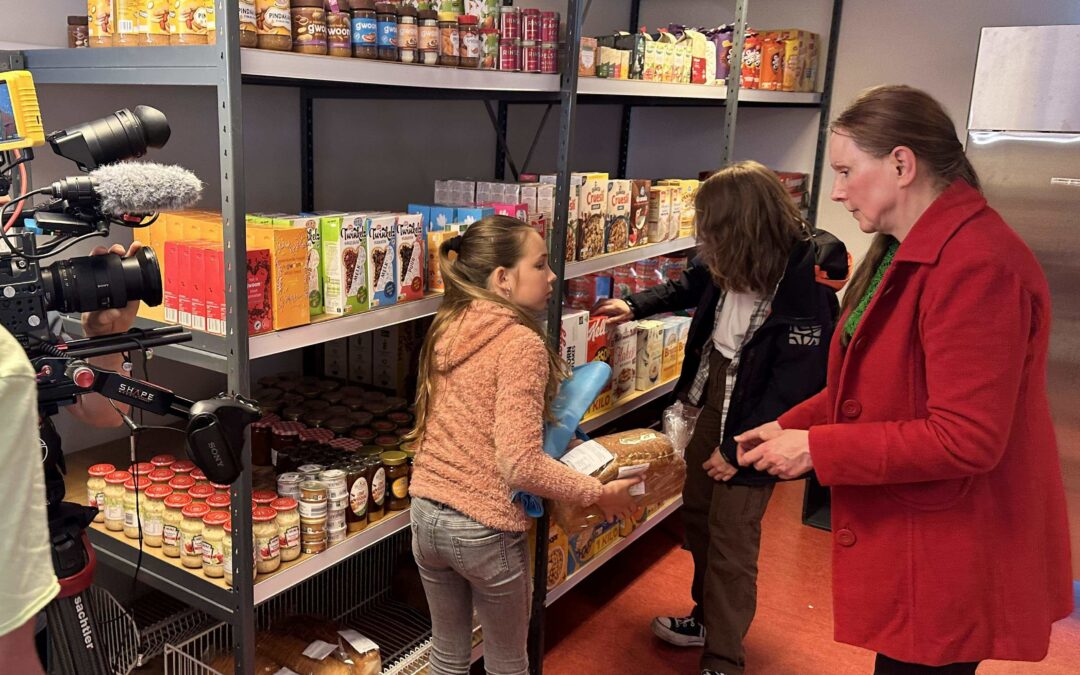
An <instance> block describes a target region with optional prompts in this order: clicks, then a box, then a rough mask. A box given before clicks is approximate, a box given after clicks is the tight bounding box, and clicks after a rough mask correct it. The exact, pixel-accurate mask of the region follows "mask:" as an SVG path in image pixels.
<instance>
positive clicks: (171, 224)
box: [165, 211, 189, 241]
mask: <svg viewBox="0 0 1080 675" xmlns="http://www.w3.org/2000/svg"><path fill="white" fill-rule="evenodd" d="M188 217H189V215H188V212H187V211H176V212H175V213H170V214H169V216H168V218H166V220H165V241H184V240H185V239H186V237H185V236H184V234H185V231H184V222H185V221H186V220H187V218H188Z"/></svg>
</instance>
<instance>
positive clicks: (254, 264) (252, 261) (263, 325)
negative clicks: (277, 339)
mask: <svg viewBox="0 0 1080 675" xmlns="http://www.w3.org/2000/svg"><path fill="white" fill-rule="evenodd" d="M272 259H273V257H272V256H271V254H270V250H269V249H264V248H262V249H248V252H247V299H248V335H259V334H260V333H269V332H270V331H272V330H274V302H273V289H274V280H273V273H272ZM222 301H223V302H224V295H223V296H222Z"/></svg>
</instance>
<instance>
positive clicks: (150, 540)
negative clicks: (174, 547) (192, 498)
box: [142, 483, 173, 548]
mask: <svg viewBox="0 0 1080 675" xmlns="http://www.w3.org/2000/svg"><path fill="white" fill-rule="evenodd" d="M172 493H173V491H172V488H171V487H169V486H168V485H163V484H160V483H159V484H154V485H151V486H150V487H148V488H147V489H146V493H145V494H144V495H143V496H144V497H146V507H145V508H144V511H143V512H144V513H145V520H143V523H142V528H143V543H144V544H146V545H147V546H150V547H153V548H161V546H162V544H163V543H164V533H165V509H166V507H165V500H166V499H168V498H169V497H171V496H172Z"/></svg>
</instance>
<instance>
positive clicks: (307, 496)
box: [299, 480, 329, 554]
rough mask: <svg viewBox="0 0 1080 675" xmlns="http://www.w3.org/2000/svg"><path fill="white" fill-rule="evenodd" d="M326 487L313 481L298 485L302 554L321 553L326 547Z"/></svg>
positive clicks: (327, 497)
mask: <svg viewBox="0 0 1080 675" xmlns="http://www.w3.org/2000/svg"><path fill="white" fill-rule="evenodd" d="M328 499H329V495H328V493H327V489H326V485H324V484H323V483H320V482H318V481H314V480H308V481H304V482H302V483H300V504H299V511H300V548H301V550H302V551H303V552H304V553H309V554H314V553H322V552H323V551H325V550H326V546H327V533H326V524H327V507H328V504H327V502H328Z"/></svg>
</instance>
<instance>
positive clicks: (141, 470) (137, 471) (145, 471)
mask: <svg viewBox="0 0 1080 675" xmlns="http://www.w3.org/2000/svg"><path fill="white" fill-rule="evenodd" d="M153 470H154V465H153V464H151V463H150V462H139V463H137V464H132V465H131V466H129V467H128V473H130V474H131V475H133V476H148V475H150V472H151V471H153Z"/></svg>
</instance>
